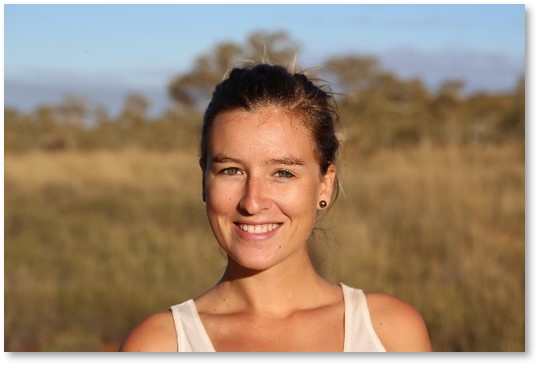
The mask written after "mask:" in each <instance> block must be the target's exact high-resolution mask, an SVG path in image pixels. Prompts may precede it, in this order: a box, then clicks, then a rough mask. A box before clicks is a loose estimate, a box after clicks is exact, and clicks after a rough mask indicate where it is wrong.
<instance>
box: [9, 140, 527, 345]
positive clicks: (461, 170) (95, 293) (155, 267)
mask: <svg viewBox="0 0 538 365" xmlns="http://www.w3.org/2000/svg"><path fill="white" fill-rule="evenodd" d="M4 165H5V167H4V175H5V247H4V256H5V281H4V282H5V315H4V323H5V328H4V331H5V350H6V351H24V350H37V351H107V350H114V348H115V347H117V345H118V344H119V343H120V342H121V340H122V338H123V337H124V336H125V335H126V334H127V332H128V331H129V329H131V328H132V327H133V325H134V324H135V323H137V322H139V321H140V320H141V319H142V318H144V317H146V316H147V315H148V314H150V313H153V312H155V311H159V310H165V309H166V308H168V306H170V305H171V304H175V303H178V302H181V301H183V300H185V299H187V298H190V297H192V296H194V295H196V294H198V293H200V292H201V291H203V290H204V289H206V288H207V287H209V286H210V285H212V284H213V283H214V282H215V281H216V280H217V279H218V278H219V276H220V274H221V271H222V269H223V265H224V259H223V257H222V255H221V253H220V252H219V250H218V248H217V245H216V244H215V242H214V239H213V237H212V235H211V233H210V230H209V227H208V225H207V223H206V218H205V212H204V209H203V204H202V202H201V187H200V176H201V175H200V170H199V167H198V165H197V157H196V152H192V153H188V152H177V151H176V152H167V153H164V152H162V153H158V152H147V151H141V150H129V151H123V152H106V151H101V152H92V153H76V152H65V153H56V154H47V153H39V152H34V153H27V154H21V155H11V154H8V155H6V156H5V161H4ZM340 179H341V182H342V185H343V188H344V190H343V193H341V194H340V197H339V199H338V201H337V203H336V205H335V206H334V207H333V208H332V209H331V210H330V212H329V214H328V215H327V216H326V217H324V219H323V220H322V227H323V229H321V230H320V232H319V237H318V239H317V240H316V245H317V246H318V247H317V251H318V255H319V257H320V258H321V259H320V260H321V261H323V262H322V264H321V265H322V267H321V271H322V272H323V273H324V274H325V275H326V276H327V277H328V278H329V279H331V280H335V281H343V282H346V283H347V284H349V285H353V286H356V287H361V288H364V289H366V290H371V291H383V292H388V293H392V294H394V295H396V296H399V297H401V298H402V299H404V300H407V301H408V302H410V303H412V304H413V305H414V306H415V307H417V308H418V309H419V310H420V312H421V313H422V314H423V315H424V317H425V319H426V322H427V325H428V328H429V330H430V336H431V339H432V342H433V346H434V350H436V351H524V350H525V347H524V343H525V166H524V147H522V146H520V145H510V146H499V147H492V146H490V147H484V146H470V147H465V148H463V147H452V148H440V147H433V146H429V145H426V144H423V145H421V146H420V148H414V149H406V150H396V151H379V152H377V153H374V154H372V155H370V156H361V155H360V154H359V153H356V152H354V151H353V150H352V149H348V150H347V151H346V156H345V159H344V162H343V164H342V166H341V173H340Z"/></svg>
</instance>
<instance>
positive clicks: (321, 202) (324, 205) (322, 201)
mask: <svg viewBox="0 0 538 365" xmlns="http://www.w3.org/2000/svg"><path fill="white" fill-rule="evenodd" d="M319 207H320V208H325V207H327V202H326V201H325V200H321V201H320V202H319Z"/></svg>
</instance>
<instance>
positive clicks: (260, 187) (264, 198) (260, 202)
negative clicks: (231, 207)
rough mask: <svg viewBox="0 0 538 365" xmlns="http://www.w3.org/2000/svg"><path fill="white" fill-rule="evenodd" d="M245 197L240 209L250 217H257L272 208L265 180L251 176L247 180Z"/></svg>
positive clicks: (242, 199) (240, 203)
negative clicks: (256, 215)
mask: <svg viewBox="0 0 538 365" xmlns="http://www.w3.org/2000/svg"><path fill="white" fill-rule="evenodd" d="M244 189H245V190H244V193H243V197H242V198H241V201H240V202H239V208H240V209H241V210H243V211H244V213H246V214H248V215H255V214H258V213H260V212H261V211H263V210H268V209H269V208H271V204H272V203H271V199H270V197H269V194H268V188H267V186H266V184H265V183H264V181H263V179H260V178H256V177H253V176H249V178H248V179H247V180H246V183H245V188H244Z"/></svg>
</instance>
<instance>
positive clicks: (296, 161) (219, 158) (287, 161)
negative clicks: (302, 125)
mask: <svg viewBox="0 0 538 365" xmlns="http://www.w3.org/2000/svg"><path fill="white" fill-rule="evenodd" d="M211 162H212V163H230V162H231V163H237V164H240V163H241V160H239V159H237V158H233V157H229V156H226V155H223V154H221V153H218V154H216V155H215V156H214V157H213V158H212V159H211ZM264 165H286V166H303V165H305V161H304V160H301V159H300V158H295V157H293V156H284V157H280V158H272V159H269V160H267V161H265V162H264Z"/></svg>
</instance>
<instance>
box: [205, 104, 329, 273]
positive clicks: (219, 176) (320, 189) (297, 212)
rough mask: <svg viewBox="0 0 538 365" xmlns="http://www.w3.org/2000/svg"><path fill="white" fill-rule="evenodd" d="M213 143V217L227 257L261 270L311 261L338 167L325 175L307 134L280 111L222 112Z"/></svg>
mask: <svg viewBox="0 0 538 365" xmlns="http://www.w3.org/2000/svg"><path fill="white" fill-rule="evenodd" d="M207 146H208V154H207V160H206V161H205V162H204V163H203V164H205V166H203V168H204V192H205V195H206V199H207V202H206V209H207V215H208V218H209V223H210V225H211V228H212V230H213V233H214V234H215V237H216V239H217V241H218V242H219V243H220V245H221V246H222V248H223V249H224V250H225V251H226V252H227V254H228V257H229V258H230V259H231V260H233V261H235V262H236V263H238V264H239V265H241V266H242V267H245V268H248V269H254V270H264V269H267V268H270V267H272V266H274V265H276V264H278V263H280V262H283V261H286V260H290V259H292V258H300V257H301V258H302V259H304V256H302V255H307V249H306V241H307V239H308V237H309V236H310V234H311V232H312V229H313V228H314V223H315V218H316V212H317V209H318V204H319V201H320V200H325V201H327V203H330V200H331V194H332V184H333V181H334V177H335V174H336V168H335V167H334V165H331V167H330V168H329V170H328V172H327V173H326V174H325V175H323V176H322V175H321V173H320V167H319V163H318V161H317V160H316V157H315V153H314V151H315V150H314V148H315V147H314V144H313V143H312V140H311V138H310V135H309V132H308V131H307V129H306V128H305V127H304V126H303V125H302V124H301V123H295V125H294V124H292V121H291V119H290V115H288V114H286V112H285V111H283V110H282V109H279V108H276V107H265V108H261V109H257V110H255V111H244V110H236V111H231V112H223V113H220V114H218V115H217V116H216V118H215V120H214V122H213V126H212V128H211V132H210V135H209V138H208V145H207Z"/></svg>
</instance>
